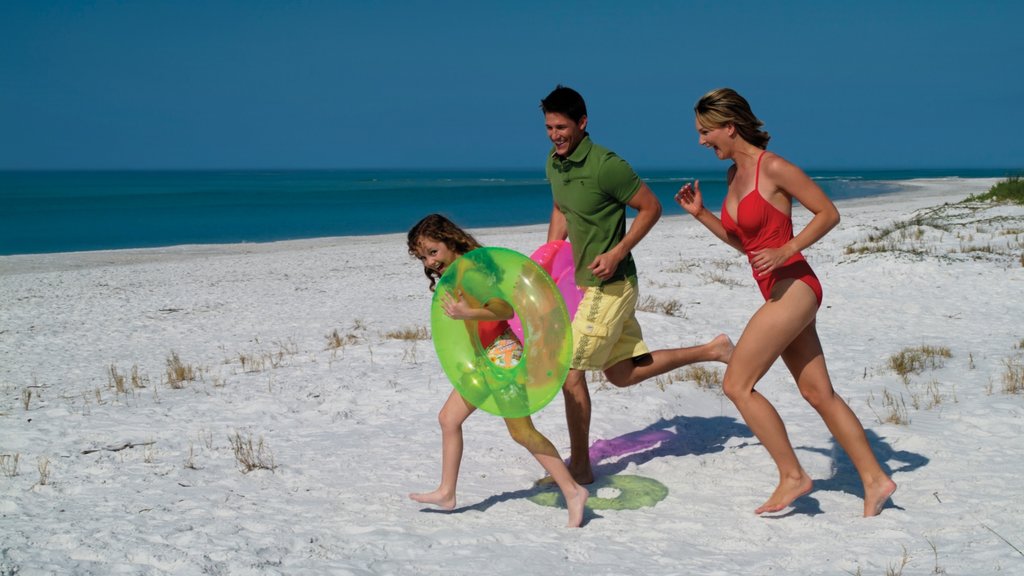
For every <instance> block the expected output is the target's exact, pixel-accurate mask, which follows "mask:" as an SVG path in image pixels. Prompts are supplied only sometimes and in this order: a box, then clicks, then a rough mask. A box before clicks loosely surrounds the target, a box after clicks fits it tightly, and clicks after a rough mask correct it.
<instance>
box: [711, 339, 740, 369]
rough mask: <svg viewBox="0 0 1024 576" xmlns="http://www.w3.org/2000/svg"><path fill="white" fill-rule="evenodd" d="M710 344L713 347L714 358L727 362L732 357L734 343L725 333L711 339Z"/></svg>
mask: <svg viewBox="0 0 1024 576" xmlns="http://www.w3.org/2000/svg"><path fill="white" fill-rule="evenodd" d="M711 345H712V346H714V348H715V360H716V361H718V362H722V363H723V364H728V363H729V360H730V359H731V358H732V351H733V349H734V348H736V345H735V344H733V343H732V339H731V338H729V336H727V335H725V334H719V335H718V336H715V337H714V339H712V340H711Z"/></svg>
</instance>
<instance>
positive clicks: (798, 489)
mask: <svg viewBox="0 0 1024 576" xmlns="http://www.w3.org/2000/svg"><path fill="white" fill-rule="evenodd" d="M812 488H814V482H812V481H811V478H810V476H808V475H807V474H801V476H800V478H799V479H795V480H793V479H786V480H783V481H781V482H779V485H778V486H777V487H776V488H775V492H774V493H773V494H772V497H771V498H769V499H768V501H767V502H765V503H764V504H761V507H760V508H758V509H757V510H754V514H764V513H765V512H778V511H779V510H782V509H784V508H786V507H787V506H789V505H790V504H792V503H793V501H794V500H796V499H797V498H799V497H801V496H803V495H805V494H807V493H809V492H810V491H811V489H812Z"/></svg>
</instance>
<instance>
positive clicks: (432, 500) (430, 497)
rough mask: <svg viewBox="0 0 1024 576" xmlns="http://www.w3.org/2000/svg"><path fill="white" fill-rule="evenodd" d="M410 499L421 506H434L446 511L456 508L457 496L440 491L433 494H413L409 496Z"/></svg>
mask: <svg viewBox="0 0 1024 576" xmlns="http://www.w3.org/2000/svg"><path fill="white" fill-rule="evenodd" d="M409 498H411V499H413V500H415V501H417V502H419V503H421V504H433V505H435V506H437V507H438V508H443V509H445V510H451V509H452V508H455V494H446V493H444V492H442V491H441V490H440V489H438V490H434V491H433V492H413V493H412V494H409Z"/></svg>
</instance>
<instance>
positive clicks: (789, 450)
mask: <svg viewBox="0 0 1024 576" xmlns="http://www.w3.org/2000/svg"><path fill="white" fill-rule="evenodd" d="M776 289H777V292H776V294H777V298H773V299H772V300H769V301H767V302H765V304H764V305H763V306H761V308H760V309H759V310H758V311H757V312H756V313H755V314H754V315H753V316H752V317H751V318H750V321H749V322H747V326H746V328H744V330H743V334H742V335H741V336H740V339H739V341H738V342H737V343H736V349H735V350H734V351H733V353H732V358H731V359H730V361H729V366H728V367H727V368H726V370H725V376H724V382H723V388H724V389H725V394H726V396H728V397H729V399H730V400H732V402H733V404H735V405H736V408H737V409H738V410H739V411H740V414H741V415H742V416H743V420H744V421H745V422H746V423H747V426H749V427H750V430H751V431H752V432H753V433H754V435H755V436H757V438H758V440H760V441H761V444H762V445H763V446H764V447H765V449H766V450H768V454H769V455H771V457H772V460H774V461H775V465H776V466H777V467H778V469H779V484H778V486H777V487H776V488H775V492H774V493H773V494H772V495H771V497H769V498H768V500H766V501H765V503H764V504H762V505H761V506H760V507H758V508H757V509H756V510H755V511H754V512H755V513H756V514H761V513H764V512H777V511H779V510H782V509H783V508H785V507H787V506H789V505H790V504H791V503H792V502H793V501H794V500H796V499H797V498H799V497H800V496H802V495H804V494H806V493H808V492H810V490H811V487H812V482H811V478H810V476H808V475H807V473H806V472H805V471H804V469H803V467H802V466H800V462H799V460H797V457H796V452H794V451H793V446H792V445H791V444H790V442H789V436H788V435H787V433H786V426H785V424H783V422H782V418H780V417H779V413H778V412H776V411H775V407H774V406H772V404H771V402H769V401H768V399H767V398H765V397H764V396H762V395H761V394H760V393H759V392H757V390H754V386H755V385H756V384H757V382H758V381H759V380H760V379H761V378H762V377H763V376H764V375H765V373H767V372H768V369H769V368H771V366H772V364H773V363H775V360H776V359H777V358H778V357H779V356H780V355H781V354H782V351H783V350H785V349H786V347H787V346H788V345H789V343H790V342H792V341H793V339H794V338H796V336H797V335H798V334H800V332H802V331H803V329H804V328H805V327H806V326H807V325H808V324H809V323H811V322H812V321H813V320H814V315H815V313H816V311H817V299H816V297H815V295H814V292H813V291H812V290H811V289H810V287H809V286H807V285H806V284H804V283H802V282H795V283H793V282H792V281H790V282H780V283H779V284H778V285H777V286H776Z"/></svg>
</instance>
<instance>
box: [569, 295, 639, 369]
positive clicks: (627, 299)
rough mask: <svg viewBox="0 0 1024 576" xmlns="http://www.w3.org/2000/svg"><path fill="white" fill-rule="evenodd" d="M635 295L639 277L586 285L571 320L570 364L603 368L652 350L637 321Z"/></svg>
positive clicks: (576, 367) (577, 366) (582, 367)
mask: <svg viewBox="0 0 1024 576" xmlns="http://www.w3.org/2000/svg"><path fill="white" fill-rule="evenodd" d="M636 299H637V287H636V280H620V281H618V282H612V283H609V284H605V285H604V286H588V287H587V291H586V293H584V295H583V300H582V301H581V302H580V305H579V308H578V309H577V310H576V317H575V318H573V321H572V340H573V347H572V349H573V354H572V363H571V365H570V367H571V368H574V369H576V370H604V369H605V368H608V367H609V366H612V365H613V364H616V363H618V362H621V361H622V360H625V359H627V358H635V357H637V356H641V355H643V354H647V353H648V352H650V350H648V349H647V344H644V335H643V332H642V331H641V330H640V323H639V322H637V321H636Z"/></svg>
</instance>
